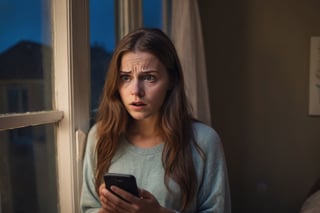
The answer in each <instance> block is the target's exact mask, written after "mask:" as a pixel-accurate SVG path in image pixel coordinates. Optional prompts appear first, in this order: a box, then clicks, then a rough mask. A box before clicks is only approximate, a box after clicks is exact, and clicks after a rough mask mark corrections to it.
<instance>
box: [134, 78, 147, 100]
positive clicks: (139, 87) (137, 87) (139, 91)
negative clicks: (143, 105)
mask: <svg viewBox="0 0 320 213" xmlns="http://www.w3.org/2000/svg"><path fill="white" fill-rule="evenodd" d="M144 94H145V93H144V88H143V83H142V82H141V81H139V80H134V81H132V85H131V95H134V96H139V97H142V96H144Z"/></svg>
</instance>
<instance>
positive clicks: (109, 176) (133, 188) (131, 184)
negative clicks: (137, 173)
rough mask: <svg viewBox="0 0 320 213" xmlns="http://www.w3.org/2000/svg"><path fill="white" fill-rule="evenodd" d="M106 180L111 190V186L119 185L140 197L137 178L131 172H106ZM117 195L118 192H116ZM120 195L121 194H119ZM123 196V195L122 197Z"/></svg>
mask: <svg viewBox="0 0 320 213" xmlns="http://www.w3.org/2000/svg"><path fill="white" fill-rule="evenodd" d="M104 182H105V184H106V188H107V189H108V190H109V191H111V192H113V191H112V190H111V186H117V187H119V188H121V189H123V190H125V191H127V192H129V193H131V194H133V195H135V196H137V197H139V191H138V186H137V182H136V178H135V177H134V176H133V175H130V174H119V173H106V174H104ZM114 194H115V195H117V194H116V193H114ZM117 196H118V197H120V196H119V195H117ZM120 198H121V197H120Z"/></svg>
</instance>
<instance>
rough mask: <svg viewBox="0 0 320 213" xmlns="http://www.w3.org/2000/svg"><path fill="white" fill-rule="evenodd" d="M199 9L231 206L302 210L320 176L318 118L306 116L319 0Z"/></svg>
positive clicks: (247, 212)
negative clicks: (301, 207)
mask: <svg viewBox="0 0 320 213" xmlns="http://www.w3.org/2000/svg"><path fill="white" fill-rule="evenodd" d="M199 7H200V13H201V18H202V27H203V33H204V40H205V47H206V54H207V68H208V82H209V93H210V103H211V112H212V123H213V127H214V128H215V129H216V130H217V131H218V132H219V133H220V135H221V138H222V140H223V144H224V148H225V152H226V158H227V163H228V169H229V176H230V185H231V194H232V203H233V212H234V213H242V212H243V213H251V212H252V213H294V212H298V210H299V208H300V206H301V204H302V202H303V200H304V199H305V197H306V195H307V193H308V191H309V190H310V188H311V186H312V184H313V183H314V182H315V181H316V179H317V178H320V165H319V162H320V154H319V151H320V116H318V117H312V116H309V115H308V92H309V85H308V83H309V49H310V48H309V43H310V42H309V39H310V36H320V13H319V11H320V1H318V0H304V1H297V0H294V1H292V0H282V1H278V0H270V1H257V0H256V1H255V0H243V1H215V0H213V1H212V0H200V1H199Z"/></svg>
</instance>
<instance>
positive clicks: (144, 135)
mask: <svg viewBox="0 0 320 213" xmlns="http://www.w3.org/2000/svg"><path fill="white" fill-rule="evenodd" d="M126 137H127V139H128V141H129V142H130V143H131V144H133V145H135V146H138V147H142V148H150V147H153V146H156V145H159V144H160V143H162V142H163V139H162V137H161V136H160V134H159V127H158V126H157V125H156V124H155V123H154V124H153V125H152V124H151V123H150V122H143V121H135V122H134V123H133V124H132V125H131V126H130V128H129V129H128V132H127V134H126Z"/></svg>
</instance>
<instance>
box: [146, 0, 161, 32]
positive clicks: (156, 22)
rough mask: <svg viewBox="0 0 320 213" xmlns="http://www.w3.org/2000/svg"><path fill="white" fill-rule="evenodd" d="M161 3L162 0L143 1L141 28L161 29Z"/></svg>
mask: <svg viewBox="0 0 320 213" xmlns="http://www.w3.org/2000/svg"><path fill="white" fill-rule="evenodd" d="M162 1H163V0H153V1H149V0H143V2H142V10H143V26H144V27H155V28H160V29H162V27H163V26H162Z"/></svg>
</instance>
